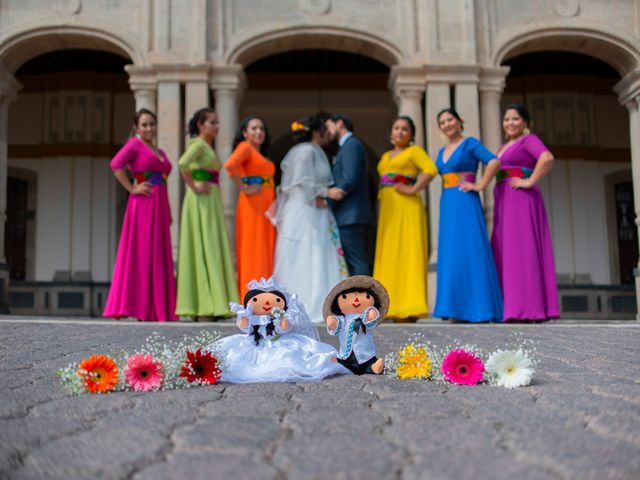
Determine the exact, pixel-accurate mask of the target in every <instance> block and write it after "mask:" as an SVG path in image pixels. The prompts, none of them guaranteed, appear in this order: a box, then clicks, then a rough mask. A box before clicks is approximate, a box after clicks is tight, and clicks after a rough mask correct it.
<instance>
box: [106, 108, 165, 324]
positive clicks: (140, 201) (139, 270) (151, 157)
mask: <svg viewBox="0 0 640 480" xmlns="http://www.w3.org/2000/svg"><path fill="white" fill-rule="evenodd" d="M134 128H135V131H136V136H135V137H132V138H130V139H129V141H128V142H127V143H126V144H125V146H124V147H122V148H121V149H120V151H119V152H118V153H117V154H116V156H115V157H113V160H111V168H112V170H113V173H114V175H115V177H116V179H117V180H118V182H120V184H121V185H122V186H123V187H124V188H125V189H126V190H127V191H128V192H129V200H128V202H127V211H126V213H125V217H124V223H123V225H122V234H121V235H120V244H119V245H118V254H117V256H116V264H115V267H114V269H113V278H112V280H111V289H110V290H109V298H108V299H107V303H106V305H105V309H104V312H103V314H102V315H103V316H104V317H114V318H121V317H133V318H137V319H138V320H146V321H158V322H166V321H168V320H178V317H176V315H175V309H176V281H175V277H174V273H173V257H172V254H171V235H170V233H169V226H170V224H171V213H170V210H169V198H168V196H167V176H168V175H169V172H171V162H170V161H169V159H168V158H167V155H166V154H165V153H164V152H163V151H162V150H159V149H157V148H156V147H155V146H154V145H153V142H154V140H155V137H156V116H155V115H154V114H153V113H152V112H150V111H149V110H146V109H142V110H140V111H139V112H138V113H137V114H136V116H135V118H134ZM125 168H127V169H129V170H130V171H131V173H132V174H133V177H134V179H135V183H131V181H130V180H129V178H128V176H127V172H126V171H125Z"/></svg>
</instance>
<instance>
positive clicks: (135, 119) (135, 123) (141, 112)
mask: <svg viewBox="0 0 640 480" xmlns="http://www.w3.org/2000/svg"><path fill="white" fill-rule="evenodd" d="M143 115H151V116H152V117H153V120H154V121H155V122H156V124H157V123H158V117H156V114H155V113H153V112H152V111H151V110H147V109H146V108H141V109H140V110H138V111H137V112H136V114H135V115H134V116H133V126H132V127H131V136H132V137H133V136H134V135H135V134H136V129H137V128H138V123H140V118H141V117H142V116H143Z"/></svg>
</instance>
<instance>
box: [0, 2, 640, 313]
mask: <svg viewBox="0 0 640 480" xmlns="http://www.w3.org/2000/svg"><path fill="white" fill-rule="evenodd" d="M639 45H640V2H639V1H638V0H614V1H611V2H602V1H599V0H527V1H523V0H515V1H514V0H475V1H474V0H340V1H339V2H338V1H335V0H334V1H332V0H277V1H275V0H274V1H263V0H234V1H231V0H181V1H177V0H128V1H123V0H110V1H106V0H99V1H87V0H84V1H83V0H51V1H47V2H43V1H42V0H6V1H3V2H2V4H1V5H0V266H4V268H3V269H2V272H4V273H1V274H0V282H2V283H1V285H2V287H1V288H0V294H1V295H2V296H1V297H0V303H2V304H3V305H5V306H6V304H7V298H8V297H7V296H8V288H7V285H8V276H7V274H6V264H5V259H4V245H3V241H4V224H5V219H6V205H5V197H6V195H5V189H6V187H5V185H6V183H7V172H8V166H9V160H10V159H8V154H7V137H8V133H7V132H8V129H9V123H10V122H12V121H13V120H12V116H14V115H18V114H17V113H15V112H14V111H13V110H11V111H10V109H9V105H10V103H11V102H15V101H16V99H17V98H19V96H20V89H21V85H20V84H19V82H18V81H17V80H16V79H15V76H14V75H15V73H16V71H17V70H18V69H19V68H20V66H21V65H23V64H24V63H25V62H27V61H28V60H30V59H32V58H34V57H36V56H38V55H40V54H43V53H46V52H51V51H55V50H59V49H66V48H83V49H87V48H89V49H95V50H102V51H108V52H113V53H117V54H119V55H122V56H124V57H126V58H128V59H129V60H130V62H131V64H130V65H129V66H127V67H126V72H127V74H128V77H129V86H130V90H131V92H132V93H133V98H134V99H135V107H136V108H141V107H146V108H150V109H152V110H155V111H156V112H157V113H158V116H159V132H158V143H159V145H160V146H161V147H162V148H163V149H164V150H165V151H166V152H167V153H168V155H169V157H170V158H171V159H172V160H174V161H177V159H178V157H179V155H180V152H181V149H182V147H183V145H184V135H183V133H184V132H183V125H184V122H185V119H186V118H188V117H189V116H190V115H191V114H192V113H193V112H194V111H195V110H196V109H197V108H199V107H201V106H203V105H206V104H209V102H210V98H212V99H213V100H214V103H215V107H216V109H217V111H218V114H219V117H220V120H221V125H220V133H219V136H218V139H217V144H216V148H217V151H218V153H219V155H220V156H221V157H222V158H223V159H224V158H226V156H227V155H228V154H229V153H230V149H231V142H232V137H233V133H234V131H235V129H236V127H237V124H238V120H239V117H240V115H241V114H243V113H247V110H248V109H250V108H253V107H256V106H257V104H256V102H255V96H254V97H252V96H251V94H252V92H251V91H247V81H246V75H245V71H244V70H245V67H247V66H248V65H249V64H251V63H252V62H254V61H256V60H259V59H261V58H264V57H266V56H269V55H273V54H277V53H281V52H286V51H291V50H300V49H309V48H313V49H330V50H339V51H345V52H352V53H356V54H360V55H363V56H367V57H370V58H373V59H375V60H377V61H379V62H381V63H383V64H384V65H386V66H388V67H389V69H390V74H389V78H388V89H389V100H390V102H389V105H390V106H389V107H381V110H380V112H382V113H381V115H382V116H383V118H385V119H388V118H392V116H393V114H395V111H393V110H394V109H396V108H397V111H398V112H399V113H401V114H408V115H410V116H411V117H412V118H414V120H415V121H416V125H417V127H418V130H419V132H418V141H419V142H420V143H423V144H424V145H425V146H426V148H427V150H428V151H429V152H430V153H431V154H432V155H434V156H435V153H436V152H437V150H438V149H439V148H440V146H441V139H440V135H439V132H438V129H437V125H436V123H435V122H434V121H433V117H434V115H435V113H436V112H437V111H439V110H440V109H442V108H445V107H448V106H449V105H450V102H451V98H455V105H454V106H455V107H456V108H457V109H458V110H459V111H461V112H464V117H465V120H466V122H465V124H466V130H465V131H466V133H467V134H470V135H475V136H478V137H480V138H481V139H482V141H483V142H484V143H485V144H486V145H487V146H488V147H489V148H491V149H492V150H496V149H497V148H498V146H499V145H500V143H501V127H500V119H501V104H504V102H505V98H503V90H504V87H505V81H506V78H507V75H508V73H509V68H508V67H505V66H504V62H505V61H506V60H508V59H509V58H512V57H514V56H516V55H521V54H524V53H527V52H535V51H545V50H554V51H558V50H560V51H569V52H577V53H582V54H587V55H590V56H592V57H595V58H598V59H600V60H602V61H604V62H606V63H607V64H609V65H610V66H611V67H613V68H614V69H615V70H616V71H617V72H618V74H619V75H620V78H621V80H620V81H619V82H618V83H617V84H616V86H615V94H616V95H617V99H618V101H619V102H620V104H622V105H623V106H624V107H626V109H627V111H628V127H627V126H626V119H625V121H624V122H622V125H624V128H629V131H630V135H629V136H626V135H625V137H624V138H623V139H622V140H621V143H622V144H624V143H625V142H626V141H627V140H626V138H630V139H631V141H630V144H629V145H628V146H627V145H622V147H624V148H630V151H631V171H632V178H633V187H634V191H635V192H640V110H639V108H640V50H639ZM452 93H453V95H452ZM551 97H552V95H551V94H550V96H548V99H546V100H545V99H544V98H543V100H542V101H543V102H548V104H549V105H553V102H554V100H553V99H552V98H551ZM520 100H522V101H526V102H527V103H529V104H530V103H531V102H532V101H533V99H530V98H529V97H528V96H527V97H526V98H524V97H523V98H520ZM576 101H577V100H576ZM122 102H124V103H123V105H124V104H125V103H126V100H124V99H123V100H122ZM122 102H121V103H122ZM589 102H591V103H589ZM112 105H113V104H112ZM581 105H583V107H582V108H583V109H584V108H587V109H590V110H589V111H590V112H591V113H592V117H593V116H594V115H595V116H596V118H597V114H598V112H600V113H602V112H607V111H608V110H607V109H608V108H611V106H610V105H609V104H608V103H606V99H605V100H603V99H601V98H600V99H599V98H595V97H594V98H591V99H590V100H589V101H587V103H586V104H585V103H584V102H583V103H582V104H581ZM584 105H587V106H586V107H585V106H584ZM123 108H124V107H123ZM550 108H551V107H550ZM604 114H606V113H604ZM385 115H386V116H385ZM124 125H125V127H126V122H124ZM575 128H583V129H584V128H588V125H587V126H583V127H575ZM599 128H600V129H601V130H602V128H601V127H599ZM383 130H384V129H383ZM611 135H614V134H611ZM372 141H373V140H372ZM618 143H620V142H618ZM616 145H618V144H616ZM618 146H619V145H618ZM568 160H571V159H568ZM94 161H95V162H99V161H102V162H103V163H104V162H105V161H106V159H105V158H103V159H102V160H99V159H94ZM572 161H578V162H579V161H580V159H579V158H577V159H575V160H572ZM27 163H28V162H27ZM11 165H13V166H14V167H15V166H16V165H14V164H13V163H11ZM572 165H573V167H572ZM576 165H577V164H571V165H569V164H567V165H566V166H564V167H562V168H560V169H559V171H560V172H564V173H560V174H559V175H558V176H557V177H556V179H555V180H553V182H556V183H558V182H565V183H563V184H562V185H559V186H557V187H554V186H553V185H552V184H551V181H549V182H548V184H545V185H544V186H543V190H545V189H546V191H545V193H546V197H547V199H549V196H551V195H552V193H553V192H555V191H560V192H563V191H566V190H567V188H566V185H568V184H569V183H567V182H571V181H572V180H571V179H570V178H569V177H570V176H571V174H572V172H575V171H579V170H580V169H579V165H578V167H576ZM572 168H573V170H572ZM620 168H622V169H625V168H627V169H628V163H627V164H624V162H623V163H622V164H621V167H620ZM620 168H618V167H617V166H616V167H611V166H609V167H607V168H604V169H602V168H601V169H600V170H598V172H599V173H597V176H598V175H599V176H598V177H597V178H598V179H600V177H602V178H604V177H605V176H606V175H608V174H613V173H616V172H617V171H618V170H619V169H620ZM72 170H73V169H71V170H70V171H72ZM92 171H95V170H92ZM554 172H555V171H554ZM86 174H87V175H90V174H91V173H90V172H87V173H86ZM563 175H564V177H563ZM594 175H595V174H594ZM562 178H565V180H561V179H562ZM594 178H595V177H594ZM573 181H576V180H575V178H574V179H573ZM598 181H599V180H598ZM98 185H102V186H101V188H103V189H104V191H105V194H106V193H108V192H109V191H111V195H112V197H111V198H112V199H111V200H110V203H108V204H107V205H106V206H107V208H108V209H113V208H114V205H113V203H114V202H115V199H114V197H113V195H114V193H113V188H114V187H113V185H112V183H111V184H109V183H99V182H98ZM76 188H80V187H77V186H76ZM169 188H170V201H171V206H172V211H173V212H174V214H173V217H174V223H173V226H172V237H173V240H174V245H177V241H178V231H179V222H178V220H179V218H178V217H179V215H178V212H179V211H180V210H179V207H180V202H181V196H182V186H181V185H180V179H179V175H175V174H174V175H172V176H171V177H170V185H169ZM222 188H223V192H224V193H223V195H224V201H225V212H226V216H227V219H228V224H229V229H230V232H233V222H234V204H235V199H236V195H237V193H236V192H235V191H234V187H233V184H232V183H231V182H230V181H229V179H228V177H226V176H224V175H223V177H222ZM604 188H605V187H604V184H602V188H601V190H602V191H603V192H604ZM109 189H111V190H109ZM45 193H46V192H41V193H39V194H38V195H39V196H41V195H43V194H45ZM90 194H91V192H87V195H90ZM603 195H604V193H603ZM636 195H637V194H636ZM439 196H440V183H439V180H438V179H436V180H435V181H434V182H433V184H432V186H431V187H430V188H429V192H428V208H429V215H430V230H431V231H430V239H431V241H430V252H431V253H430V263H431V267H432V268H431V270H434V268H433V267H434V266H435V264H436V262H437V232H438V210H439ZM484 200H485V207H486V218H487V222H488V225H489V227H491V225H492V195H491V192H490V191H489V192H486V193H485V196H484ZM635 205H636V207H635V218H636V225H638V226H640V222H639V221H638V218H640V217H639V214H640V201H638V200H637V196H636V202H635ZM576 208H577V207H576ZM594 208H597V205H595V206H594ZM553 209H555V207H552V210H553ZM554 211H555V210H554ZM558 211H559V213H558V218H560V217H561V216H562V215H565V214H566V215H568V217H570V218H571V219H575V218H579V217H580V215H582V214H581V213H580V212H577V211H576V212H572V211H568V212H567V211H564V210H562V209H561V210H558ZM75 214H76V215H84V216H85V217H86V218H87V219H89V220H90V219H91V218H93V217H94V215H96V212H95V211H94V212H92V211H90V210H89V209H85V210H82V209H80V211H79V212H76V213H75ZM584 215H586V214H584ZM552 216H553V215H552ZM581 221H582V224H583V225H587V224H588V219H587V218H586V217H585V218H584V219H583V220H581ZM585 222H586V223H585ZM604 223H606V222H605V221H603V225H604ZM111 224H113V221H112V222H111ZM556 225H564V223H563V222H561V221H560V220H558V222H556V223H555V224H554V228H555V230H556V231H554V240H555V242H556V244H558V242H561V243H562V242H564V243H563V245H565V246H566V245H568V246H569V247H567V248H568V249H569V250H572V251H573V250H576V246H577V247H578V251H579V252H580V253H579V254H576V255H574V257H573V260H572V261H571V262H572V263H571V262H569V263H571V265H573V266H569V265H567V266H566V268H565V265H564V263H563V262H564V261H565V260H564V258H565V257H564V256H563V255H561V258H560V259H559V263H560V265H561V266H562V267H561V268H559V273H562V272H564V271H565V270H566V272H567V274H569V275H570V276H573V277H575V276H577V275H579V274H580V273H581V270H580V268H582V267H576V265H581V263H580V262H582V263H584V264H585V265H587V264H588V263H589V259H590V258H591V257H592V256H593V254H594V252H593V251H591V250H593V249H598V248H601V246H602V245H606V244H607V240H606V238H603V239H602V242H601V243H597V242H596V243H593V245H594V246H593V247H589V244H588V242H587V241H586V240H584V239H582V240H580V239H579V240H576V241H574V243H571V242H569V241H568V240H566V239H565V240H563V236H566V237H567V238H568V237H571V238H573V239H574V240H575V238H576V235H575V234H576V231H579V230H576V229H575V228H574V227H572V226H570V227H566V228H565V227H558V228H556ZM49 228H50V229H51V231H54V230H55V227H53V226H51V227H49ZM95 228H96V229H98V230H99V228H100V227H99V226H98V225H96V227H95ZM110 228H111V227H110ZM563 228H564V230H562V229H563ZM584 228H586V229H587V231H588V227H584ZM98 230H96V231H95V232H93V233H92V234H91V238H90V239H86V238H84V239H83V238H82V237H81V238H76V239H75V243H74V248H73V251H72V252H71V253H70V255H71V256H73V255H81V254H82V248H85V247H82V245H83V242H84V245H91V246H93V247H86V249H87V250H88V251H90V250H91V248H94V250H95V249H98V250H99V251H101V252H102V251H104V254H103V255H102V256H103V257H105V258H106V259H107V260H110V258H109V257H110V255H112V253H109V252H112V251H113V248H114V246H115V233H114V231H113V228H111V230H109V231H108V232H106V233H105V232H100V231H98ZM48 233H49V232H48V231H47V232H39V233H38V235H48ZM105 235H106V237H105ZM72 236H73V235H72ZM232 236H233V235H232ZM102 237H105V238H106V239H107V240H106V244H108V245H105V246H100V245H99V242H98V243H96V242H97V238H102ZM605 237H606V235H605ZM78 248H79V249H80V252H78V251H76V249H78ZM590 248H591V250H590ZM100 249H102V250H100ZM70 250H71V249H70ZM94 253H95V252H94ZM556 253H557V254H558V251H557V252H556ZM87 255H88V256H89V257H90V256H91V253H87V254H85V256H87ZM87 258H88V257H87ZM38 262H39V260H38V258H37V256H36V260H35V263H36V267H35V270H38ZM585 268H586V269H587V270H588V268H590V267H588V265H587V267H585ZM609 269H610V268H609V267H608V263H607V265H604V266H603V267H600V266H596V267H593V268H592V271H590V272H591V276H592V277H594V276H595V277H597V276H598V275H599V274H598V273H593V272H599V271H608V270H609ZM52 270H56V268H55V267H54V268H52ZM3 275H4V276H3ZM606 275H608V273H607V274H606ZM606 275H605V276H604V277H602V279H601V280H600V281H599V283H605V284H606V283H615V282H614V281H613V280H611V279H609V282H607V281H606V278H605V277H606ZM94 276H95V275H94ZM98 276H100V275H98ZM430 276H431V277H434V274H430ZM32 280H39V281H44V280H46V279H43V278H33V279H32ZM49 280H50V279H49ZM434 280H435V278H430V282H429V283H430V285H431V287H433V288H434V287H435V281H434ZM602 280H604V281H602ZM104 281H108V278H105V279H104ZM101 288H103V287H101ZM639 295H640V277H636V297H637V298H638V296H639ZM430 296H433V292H431V295H430Z"/></svg>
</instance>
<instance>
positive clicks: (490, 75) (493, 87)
mask: <svg viewBox="0 0 640 480" xmlns="http://www.w3.org/2000/svg"><path fill="white" fill-rule="evenodd" d="M510 70H511V67H486V68H483V69H482V70H480V83H479V85H478V89H479V90H480V93H489V92H494V93H497V94H499V95H502V92H503V91H504V87H505V85H506V79H507V75H509V71H510Z"/></svg>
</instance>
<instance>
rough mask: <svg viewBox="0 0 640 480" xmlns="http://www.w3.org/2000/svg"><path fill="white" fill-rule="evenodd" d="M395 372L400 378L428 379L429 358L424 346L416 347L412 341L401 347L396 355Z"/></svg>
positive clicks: (429, 372) (429, 374)
mask: <svg viewBox="0 0 640 480" xmlns="http://www.w3.org/2000/svg"><path fill="white" fill-rule="evenodd" d="M396 373H397V374H398V376H399V377H400V378H402V379H409V378H421V379H423V380H426V379H428V378H429V377H430V376H431V359H430V358H429V355H428V354H427V350H426V348H424V347H416V346H415V345H414V344H413V343H410V344H409V345H406V346H405V347H404V348H402V350H400V352H399V355H398V368H396Z"/></svg>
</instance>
